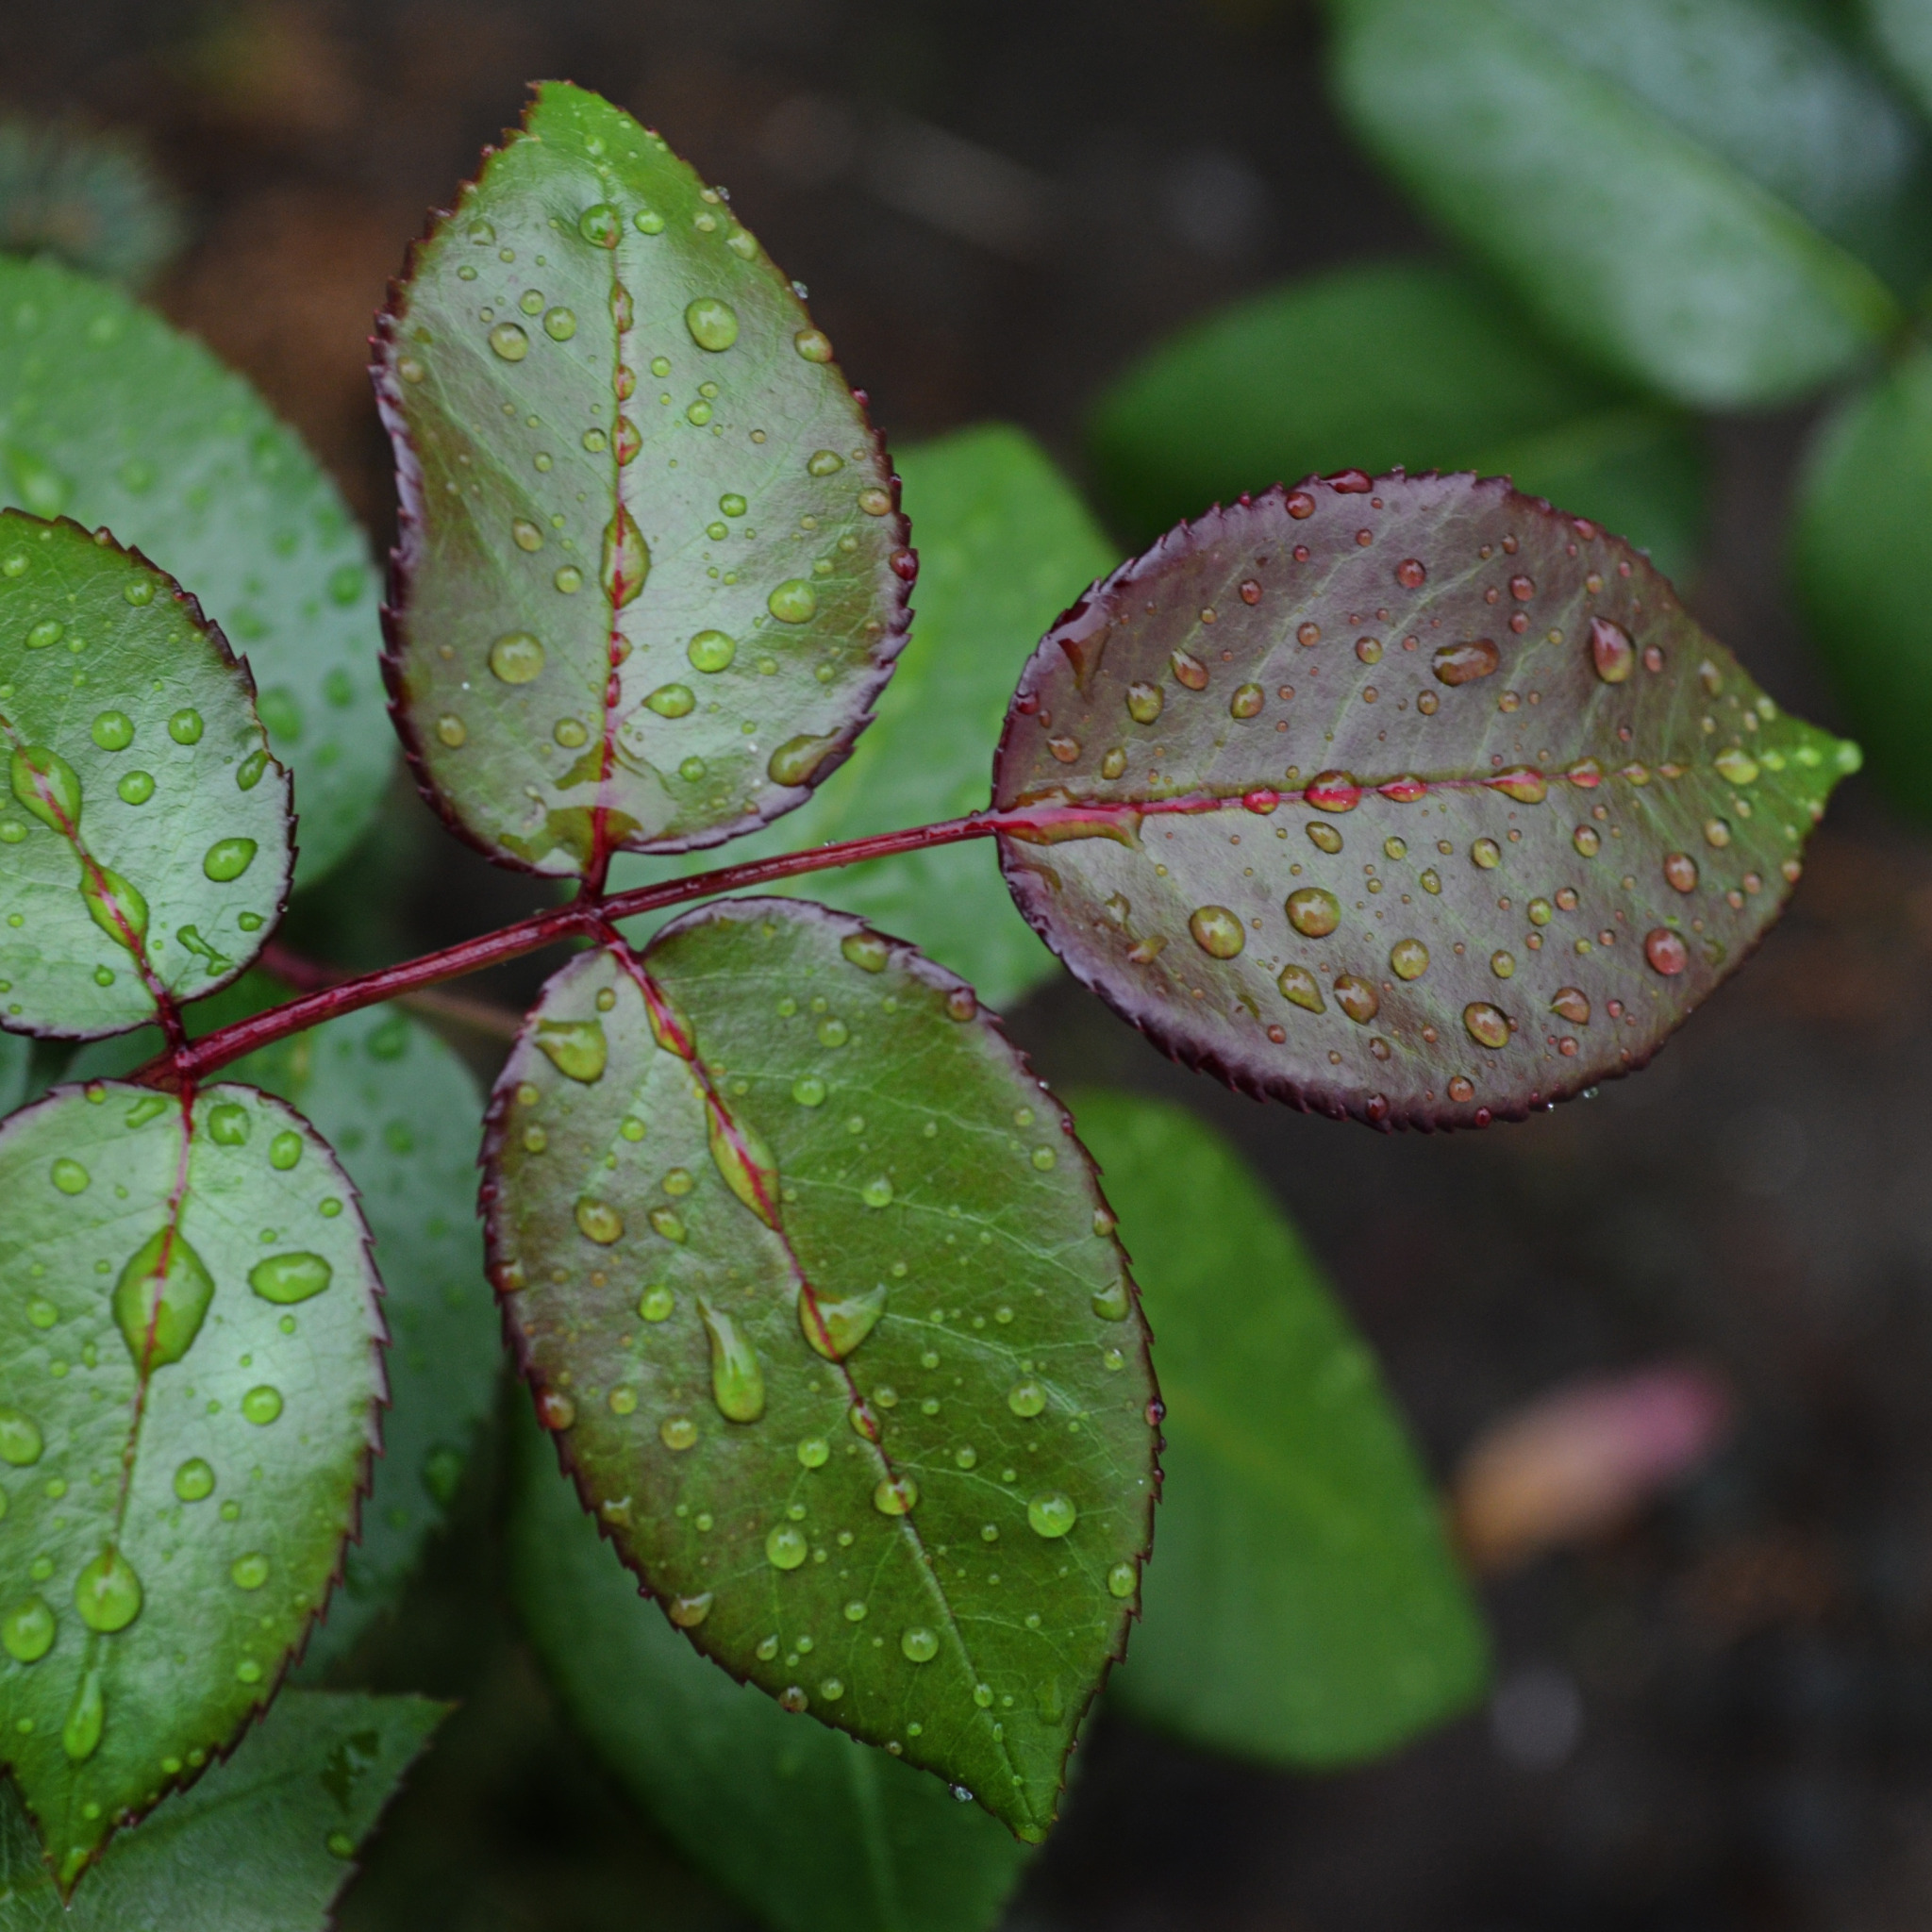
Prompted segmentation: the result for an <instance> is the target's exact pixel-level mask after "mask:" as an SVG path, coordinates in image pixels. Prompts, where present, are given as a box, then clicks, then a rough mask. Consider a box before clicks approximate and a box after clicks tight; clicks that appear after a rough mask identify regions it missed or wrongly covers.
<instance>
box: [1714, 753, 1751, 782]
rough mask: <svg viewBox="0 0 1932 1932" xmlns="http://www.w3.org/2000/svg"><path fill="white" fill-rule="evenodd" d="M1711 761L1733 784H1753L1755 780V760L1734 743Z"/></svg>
mask: <svg viewBox="0 0 1932 1932" xmlns="http://www.w3.org/2000/svg"><path fill="white" fill-rule="evenodd" d="M1713 762H1714V763H1715V764H1716V766H1717V768H1718V772H1719V774H1721V775H1722V776H1724V777H1725V778H1727V779H1729V780H1730V782H1731V783H1732V784H1733V785H1753V784H1756V783H1757V759H1756V758H1753V757H1752V756H1751V755H1750V753H1749V752H1747V751H1743V750H1741V749H1740V747H1739V746H1737V745H1735V744H1734V745H1732V746H1730V747H1729V748H1728V749H1727V750H1724V751H1721V752H1719V753H1718V755H1717V758H1715V759H1714V760H1713Z"/></svg>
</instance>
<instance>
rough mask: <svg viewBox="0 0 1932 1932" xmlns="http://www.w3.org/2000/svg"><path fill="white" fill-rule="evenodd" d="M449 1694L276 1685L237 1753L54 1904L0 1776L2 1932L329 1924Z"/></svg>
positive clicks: (314, 1927) (292, 1928)
mask: <svg viewBox="0 0 1932 1932" xmlns="http://www.w3.org/2000/svg"><path fill="white" fill-rule="evenodd" d="M447 1708H448V1707H447V1706H444V1705H440V1704H435V1703H432V1702H431V1701H430V1700H429V1699H428V1698H426V1697H371V1696H367V1695H365V1694H362V1693H359V1692H356V1693H341V1694H330V1693H327V1692H324V1691H285V1692H284V1693H283V1694H282V1696H281V1697H279V1698H278V1699H277V1700H276V1702H275V1708H274V1709H273V1710H271V1711H270V1712H269V1713H268V1715H267V1716H266V1717H265V1718H264V1719H263V1720H262V1722H261V1724H260V1725H259V1727H258V1728H257V1729H254V1730H251V1731H250V1732H249V1733H248V1735H247V1736H246V1737H245V1738H244V1739H243V1740H242V1743H241V1744H240V1745H239V1746H238V1747H237V1749H236V1753H235V1755H234V1757H231V1758H229V1759H228V1760H227V1761H226V1762H225V1763H219V1764H216V1765H214V1766H212V1767H211V1768H210V1769H209V1771H208V1774H207V1775H206V1776H204V1777H203V1778H202V1779H201V1780H200V1781H199V1782H198V1783H197V1784H195V1785H194V1786H193V1788H192V1790H186V1791H182V1792H180V1793H178V1794H176V1795H175V1796H174V1797H171V1798H170V1799H169V1800H168V1802H167V1803H166V1805H164V1806H163V1807H161V1808H160V1809H159V1810H158V1811H157V1812H156V1813H155V1814H154V1816H153V1817H152V1818H150V1819H148V1820H147V1821H146V1822H145V1823H144V1824H142V1825H140V1826H139V1827H138V1828H137V1829H135V1830H134V1831H132V1832H129V1833H126V1834H125V1835H124V1836H123V1837H121V1838H118V1839H116V1840H115V1841H114V1844H113V1847H112V1849H111V1850H110V1851H109V1852H108V1855H107V1856H106V1857H104V1858H103V1859H102V1861H101V1863H100V1865H99V1867H98V1868H97V1869H96V1870H95V1871H93V1872H92V1873H90V1874H88V1877H87V1879H86V1882H85V1883H84V1884H83V1885H82V1886H81V1887H80V1889H79V1890H78V1892H77V1893H76V1894H75V1899H74V1903H73V1904H72V1905H71V1906H68V1907H63V1906H62V1905H61V1902H60V1896H59V1893H58V1890H57V1889H56V1887H55V1885H54V1881H53V1879H52V1877H51V1875H50V1874H48V1872H47V1869H46V1867H45V1866H44V1865H43V1864H42V1862H41V1856H40V1846H39V1844H38V1842H37V1841H36V1840H35V1838H34V1829H33V1824H32V1822H31V1821H30V1820H29V1819H28V1818H27V1816H26V1814H25V1811H24V1810H23V1809H22V1807H21V1804H20V1800H19V1798H18V1796H17V1795H16V1794H15V1793H14V1791H13V1790H12V1788H11V1787H10V1786H8V1785H0V1927H4V1928H5V1932H56V1928H59V1932H178V1928H181V1927H184V1926H189V1925H192V1926H194V1927H195V1928H196V1932H325V1927H326V1926H327V1925H328V1924H329V1923H330V1921H329V1916H328V1907H329V1906H330V1905H331V1904H332V1903H333V1902H334V1900H335V1898H336V1895H337V1894H338V1893H339V1892H340V1891H341V1889H342V1887H343V1886H344V1885H345V1884H347V1883H348V1881H349V1879H350V1877H351V1876H352V1875H353V1874H354V1872H355V1867H354V1865H353V1864H351V1863H350V1862H349V1860H350V1859H352V1858H353V1857H354V1856H355V1852H356V1848H357V1847H358V1845H359V1844H360V1843H361V1841H362V1840H363V1839H364V1838H365V1837H366V1836H367V1835H368V1833H369V1831H370V1830H371V1829H372V1828H373V1827H374V1825H375V1820H376V1817H377V1815H378V1814H379V1813H380V1812H381V1810H382V1808H383V1807H384V1806H385V1805H386V1804H387V1803H388V1802H389V1800H390V1799H391V1797H392V1796H393V1795H394V1793H395V1790H396V1787H397V1786H398V1785H399V1784H400V1783H401V1781H402V1778H403V1775H404V1774H405V1773H406V1772H407V1771H408V1768H409V1766H410V1765H411V1764H412V1763H413V1762H414V1761H415V1759H416V1758H417V1757H420V1756H421V1754H422V1753H423V1751H424V1750H425V1748H426V1746H427V1745H428V1742H429V1740H430V1737H431V1735H432V1733H433V1732H434V1731H435V1729H436V1727H437V1725H438V1724H441V1722H442V1718H443V1715H444V1713H445V1711H446V1709H447Z"/></svg>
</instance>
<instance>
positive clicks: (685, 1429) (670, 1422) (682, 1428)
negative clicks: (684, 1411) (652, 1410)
mask: <svg viewBox="0 0 1932 1932" xmlns="http://www.w3.org/2000/svg"><path fill="white" fill-rule="evenodd" d="M697 1440H698V1425H697V1424H696V1423H694V1422H692V1421H691V1417H690V1416H688V1415H668V1416H666V1417H665V1418H664V1420H663V1421H662V1422H661V1423H659V1424H658V1441H660V1442H662V1443H663V1445H664V1446H665V1448H667V1449H671V1450H684V1449H690V1448H691V1447H693V1446H694V1445H695V1444H696V1442H697Z"/></svg>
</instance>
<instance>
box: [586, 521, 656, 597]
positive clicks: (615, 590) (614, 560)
mask: <svg viewBox="0 0 1932 1932" xmlns="http://www.w3.org/2000/svg"><path fill="white" fill-rule="evenodd" d="M650 575H651V546H650V545H649V544H648V543H646V542H645V541H644V533H643V532H642V531H641V530H640V529H639V528H638V526H637V525H636V523H635V522H634V521H633V520H632V517H631V513H630V512H629V510H627V509H626V508H625V507H624V505H623V504H621V503H620V504H619V505H618V506H617V514H616V515H615V516H613V517H612V518H611V519H610V521H609V522H608V524H607V525H605V526H604V558H603V563H602V566H601V568H600V570H599V573H598V580H599V582H601V583H602V584H603V586H604V594H605V595H606V596H607V597H608V598H609V600H610V608H612V609H613V610H622V609H623V608H625V605H627V604H631V603H634V602H635V601H636V600H637V597H638V593H639V592H640V591H642V589H643V588H644V582H645V579H646V578H648V577H649V576H650Z"/></svg>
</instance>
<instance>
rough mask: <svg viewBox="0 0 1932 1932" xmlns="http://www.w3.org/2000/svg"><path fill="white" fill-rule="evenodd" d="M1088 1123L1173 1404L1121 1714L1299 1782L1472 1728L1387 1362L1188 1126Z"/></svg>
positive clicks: (1105, 1119) (1123, 1106)
mask: <svg viewBox="0 0 1932 1932" xmlns="http://www.w3.org/2000/svg"><path fill="white" fill-rule="evenodd" d="M1077 1104H1078V1107H1079V1121H1080V1133H1081V1138H1082V1139H1083V1140H1084V1141H1086V1142H1087V1145H1088V1146H1089V1147H1090V1148H1091V1151H1092V1153H1093V1158H1095V1159H1096V1160H1097V1161H1098V1162H1099V1163H1100V1168H1101V1173H1102V1174H1103V1176H1104V1178H1105V1180H1106V1183H1107V1187H1108V1192H1109V1196H1110V1198H1112V1199H1113V1200H1115V1201H1118V1202H1119V1203H1120V1214H1121V1240H1122V1241H1123V1242H1124V1245H1125V1247H1126V1249H1127V1252H1128V1254H1129V1255H1130V1256H1131V1257H1133V1262H1134V1274H1135V1279H1136V1280H1137V1281H1139V1282H1140V1283H1141V1299H1142V1302H1143V1304H1144V1306H1145V1307H1146V1310H1147V1322H1148V1326H1149V1327H1150V1328H1151V1329H1152V1330H1153V1332H1154V1338H1155V1341H1154V1360H1155V1367H1156V1369H1157V1371H1158V1374H1159V1376H1160V1391H1161V1399H1162V1400H1163V1401H1164V1402H1165V1403H1166V1405H1167V1416H1166V1420H1165V1421H1164V1423H1163V1424H1162V1430H1163V1433H1164V1436H1165V1444H1164V1446H1163V1448H1162V1450H1161V1456H1160V1462H1161V1469H1162V1472H1163V1476H1164V1480H1163V1482H1162V1485H1161V1510H1160V1542H1159V1547H1158V1550H1157V1552H1156V1555H1155V1557H1154V1560H1153V1561H1152V1562H1150V1563H1149V1564H1148V1566H1147V1571H1146V1575H1145V1577H1144V1579H1143V1582H1142V1586H1141V1594H1142V1606H1141V1628H1140V1629H1139V1630H1137V1631H1136V1632H1135V1633H1134V1648H1133V1655H1132V1657H1131V1658H1130V1660H1129V1661H1128V1663H1127V1664H1126V1665H1125V1667H1124V1668H1123V1669H1122V1670H1120V1671H1118V1672H1116V1673H1115V1674H1114V1676H1113V1678H1112V1680H1111V1682H1110V1684H1109V1686H1108V1698H1109V1700H1110V1701H1111V1702H1112V1703H1114V1704H1116V1705H1118V1706H1119V1707H1122V1708H1123V1709H1124V1710H1127V1711H1129V1712H1131V1713H1132V1714H1133V1715H1134V1716H1136V1717H1138V1718H1141V1719H1142V1720H1143V1721H1145V1722H1147V1723H1149V1724H1158V1725H1159V1726H1160V1727H1161V1728H1162V1729H1164V1730H1168V1731H1171V1732H1173V1733H1174V1734H1175V1735H1176V1736H1178V1737H1182V1738H1185V1739H1188V1740H1191V1742H1193V1743H1196V1744H1201V1745H1205V1746H1206V1747H1208V1749H1210V1750H1220V1751H1233V1752H1237V1753H1239V1754H1241V1756H1243V1757H1260V1758H1264V1759H1267V1760H1270V1761H1272V1762H1274V1763H1281V1764H1291V1765H1334V1764H1344V1763H1350V1762H1354V1761H1357V1760H1360V1759H1363V1758H1367V1757H1375V1756H1378V1755H1380V1754H1382V1753H1384V1752H1387V1751H1390V1750H1391V1749H1393V1748H1394V1747H1395V1746H1396V1745H1397V1744H1399V1743H1401V1742H1403V1741H1405V1740H1407V1739H1409V1738H1411V1737H1413V1736H1415V1735H1416V1734H1417V1733H1418V1732H1420V1731H1423V1730H1425V1729H1427V1728H1429V1727H1430V1726H1432V1725H1435V1724H1441V1723H1442V1722H1443V1721H1444V1720H1445V1719H1447V1718H1449V1717H1452V1716H1455V1715H1456V1714H1457V1713H1458V1712H1460V1711H1462V1710H1464V1709H1466V1708H1467V1707H1469V1706H1470V1705H1471V1704H1473V1703H1474V1701H1475V1700H1476V1699H1477V1698H1478V1697H1479V1696H1480V1695H1481V1694H1482V1691H1483V1689H1484V1685H1485V1682H1486V1680H1487V1677H1488V1674H1489V1672H1488V1656H1487V1644H1486V1641H1485V1639H1484V1636H1483V1629H1482V1624H1481V1621H1480V1616H1479V1613H1478V1611H1477V1609H1476V1607H1475V1605H1474V1602H1473V1601H1472V1600H1471V1597H1470V1592H1469V1590H1468V1587H1467V1585H1466V1584H1465V1583H1464V1582H1463V1580H1462V1577H1461V1576H1460V1574H1458V1572H1457V1565H1456V1563H1455V1560H1454V1559H1453V1558H1452V1557H1451V1556H1450V1554H1449V1550H1448V1547H1447V1543H1446V1541H1445V1539H1444V1537H1443V1533H1442V1519H1441V1507H1440V1505H1439V1503H1438V1501H1437V1498H1436V1495H1435V1492H1434V1490H1433V1488H1432V1486H1431V1485H1430V1483H1429V1481H1428V1478H1427V1476H1426V1474H1424V1471H1423V1469H1422V1467H1421V1466H1420V1464H1419V1462H1418V1460H1417V1457H1416V1454H1415V1451H1414V1450H1413V1449H1412V1448H1411V1447H1410V1445H1409V1442H1408V1439H1407V1429H1406V1428H1405V1426H1404V1424H1403V1423H1402V1421H1401V1419H1400V1417H1399V1416H1398V1415H1397V1413H1396V1411H1395V1409H1394V1407H1392V1405H1391V1402H1390V1399H1389V1396H1388V1393H1387V1391H1385V1389H1384V1388H1383V1386H1382V1378H1381V1374H1380V1371H1379V1370H1378V1368H1377V1367H1376V1364H1375V1359H1374V1356H1373V1354H1372V1353H1371V1352H1370V1350H1369V1346H1368V1344H1367V1343H1366V1342H1365V1341H1363V1340H1362V1338H1361V1337H1360V1336H1359V1335H1358V1334H1357V1332H1356V1330H1355V1327H1354V1325H1353V1324H1351V1323H1350V1321H1349V1319H1348V1317H1347V1315H1346V1314H1345V1313H1344V1312H1343V1310H1342V1309H1341V1307H1340V1306H1339V1304H1338V1303H1337V1302H1336V1300H1335V1297H1334V1294H1333V1291H1331V1290H1330V1289H1329V1287H1328V1285H1327V1283H1326V1282H1325V1281H1324V1279H1323V1278H1322V1274H1321V1271H1320V1270H1319V1269H1318V1268H1317V1266H1316V1265H1315V1262H1314V1260H1313V1258H1312V1257H1310V1256H1309V1254H1308V1252H1307V1249H1306V1248H1305V1247H1304V1246H1303V1245H1302V1242H1301V1239H1300V1237H1299V1236H1298V1235H1297V1234H1296V1232H1295V1229H1294V1227H1293V1225H1292V1224H1291V1222H1290V1221H1289V1219H1288V1217H1287V1216H1286V1215H1285V1214H1284V1213H1283V1212H1282V1211H1281V1209H1280V1208H1279V1207H1277V1206H1276V1205H1275V1203H1274V1200H1273V1199H1272V1198H1271V1196H1270V1195H1269V1194H1268V1193H1267V1191H1265V1190H1264V1189H1263V1187H1262V1185H1261V1183H1260V1182H1259V1181H1258V1180H1257V1178H1256V1176H1255V1174H1254V1173H1253V1171H1252V1170H1251V1169H1250V1168H1249V1167H1248V1166H1247V1165H1246V1163H1245V1162H1244V1161H1243V1160H1242V1159H1241V1157H1240V1156H1239V1155H1238V1154H1237V1153H1236V1152H1235V1151H1234V1149H1233V1148H1232V1147H1231V1146H1230V1145H1229V1144H1228V1143H1227V1142H1226V1141H1224V1140H1222V1139H1221V1137H1220V1136H1219V1135H1217V1134H1216V1133H1214V1132H1213V1131H1212V1130H1211V1129H1210V1128H1208V1127H1207V1126H1204V1125H1203V1124H1201V1123H1200V1122H1199V1121H1198V1120H1197V1119H1196V1118H1195V1117H1194V1116H1193V1115H1192V1114H1191V1113H1189V1112H1187V1111H1185V1110H1184V1109H1183V1108H1178V1107H1173V1106H1168V1105H1164V1104H1162V1103H1160V1102H1157V1101H1152V1100H1142V1099H1139V1098H1136V1097H1134V1096H1132V1095H1129V1094H1125V1093H1107V1092H1091V1091H1090V1092H1082V1093H1080V1094H1079V1095H1078V1096H1077Z"/></svg>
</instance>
